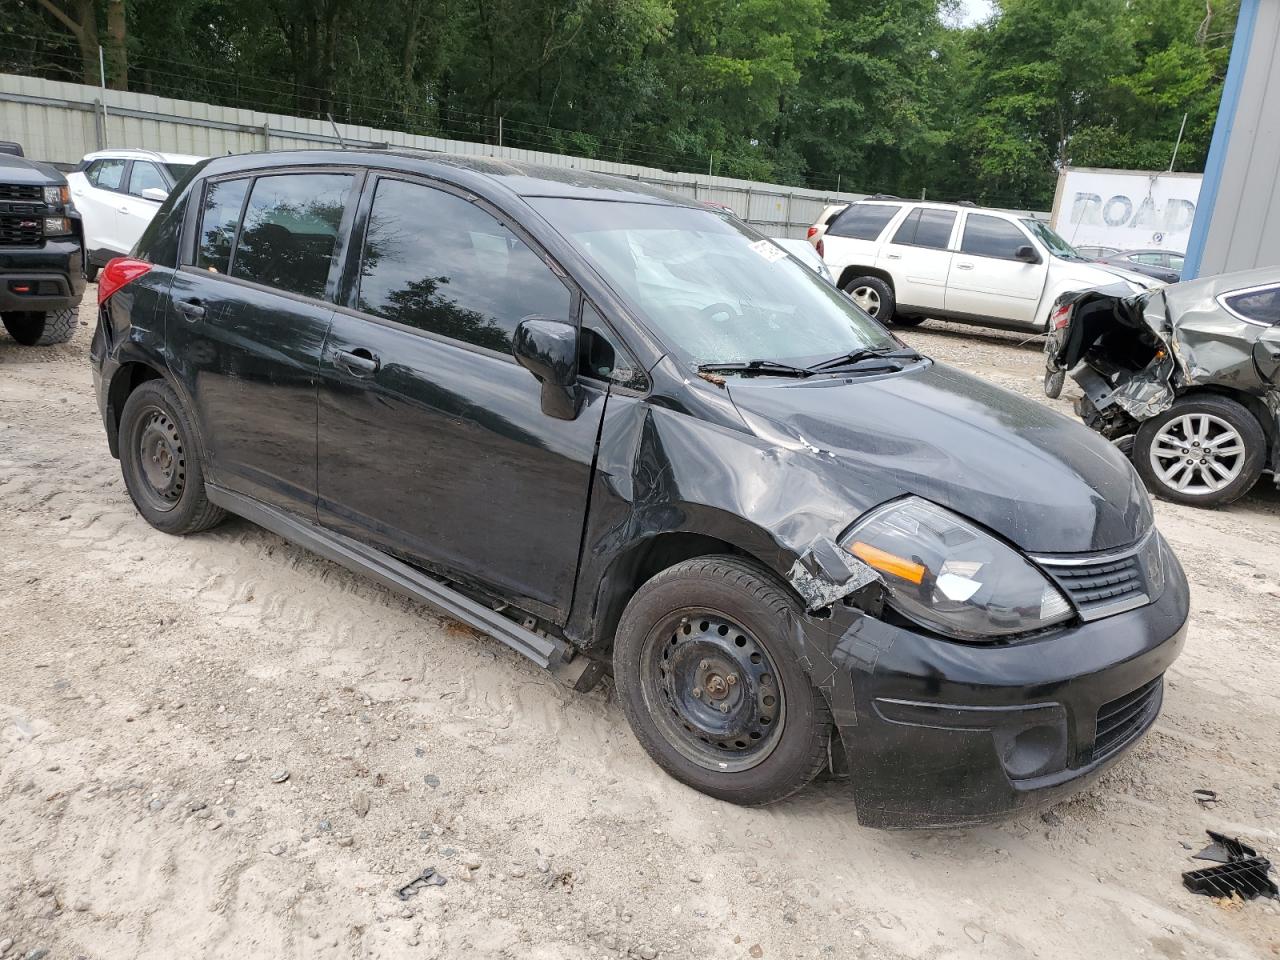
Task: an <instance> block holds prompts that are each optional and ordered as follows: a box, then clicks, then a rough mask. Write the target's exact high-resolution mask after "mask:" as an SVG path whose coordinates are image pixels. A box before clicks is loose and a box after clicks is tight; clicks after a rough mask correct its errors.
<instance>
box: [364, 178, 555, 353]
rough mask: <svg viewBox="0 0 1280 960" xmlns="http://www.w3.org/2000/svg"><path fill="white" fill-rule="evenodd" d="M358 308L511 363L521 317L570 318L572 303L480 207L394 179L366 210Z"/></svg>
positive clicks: (539, 262) (532, 255) (382, 184)
mask: <svg viewBox="0 0 1280 960" xmlns="http://www.w3.org/2000/svg"><path fill="white" fill-rule="evenodd" d="M358 303H359V307H360V309H361V310H362V311H364V312H366V313H370V314H373V315H374V316H377V317H383V318H385V319H387V320H394V321H395V322H397V323H403V324H405V325H407V326H410V327H417V328H418V329H420V330H425V331H428V332H430V333H435V334H438V335H440V336H443V337H449V338H450V339H453V340H460V341H462V342H464V343H468V344H472V345H474V346H478V347H486V348H488V349H490V350H496V351H499V352H501V353H506V354H508V355H509V354H510V353H511V336H512V334H513V333H514V332H515V329H516V325H517V324H518V323H519V322H520V321H521V320H522V319H524V318H525V317H529V316H541V317H548V318H550V319H552V320H569V319H570V318H571V307H572V296H571V294H570V292H569V289H568V287H566V286H565V285H564V284H563V283H562V282H560V280H559V279H558V278H557V277H556V275H555V274H554V273H553V272H552V271H551V268H550V267H549V266H547V264H546V263H545V262H544V261H543V259H542V258H541V257H540V256H539V255H538V254H537V253H536V252H535V251H534V250H533V249H532V248H530V247H529V246H528V245H526V244H525V243H524V241H522V240H521V239H520V238H519V237H517V236H516V235H515V234H514V233H512V232H511V231H510V230H508V229H507V228H506V227H505V226H503V225H502V224H501V223H499V222H498V220H496V219H495V218H494V217H492V216H491V215H490V214H488V213H487V212H485V211H484V210H482V209H481V208H480V207H478V206H476V205H475V204H473V203H470V202H468V201H467V200H464V199H463V198H462V197H459V196H456V195H455V194H452V193H448V192H446V191H444V190H437V189H436V188H434V187H428V186H425V185H424V184H420V183H409V182H406V181H403V180H393V179H390V178H387V179H382V180H380V181H378V185H377V188H376V190H375V193H374V197H373V205H372V207H371V208H370V211H369V226H368V230H367V233H366V236H365V242H364V250H363V251H362V255H361V260H360V288H359V298H358Z"/></svg>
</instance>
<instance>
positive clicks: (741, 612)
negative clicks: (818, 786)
mask: <svg viewBox="0 0 1280 960" xmlns="http://www.w3.org/2000/svg"><path fill="white" fill-rule="evenodd" d="M798 614H799V608H798V607H797V606H796V605H795V603H794V602H793V601H792V599H791V598H790V597H789V596H788V595H787V593H786V591H785V589H784V588H783V587H782V586H781V585H780V584H778V583H777V582H775V581H774V579H773V578H772V577H771V576H770V575H769V574H768V572H767V571H765V570H764V569H762V568H760V567H758V566H757V565H756V564H754V563H751V562H749V561H746V560H743V559H741V558H738V557H731V556H711V557H698V558H696V559H693V560H686V561H685V562H684V563H680V564H677V565H676V566H674V567H671V568H670V569H668V570H664V571H663V572H661V573H659V574H658V575H657V576H655V577H654V578H653V579H651V580H649V581H648V582H647V583H645V584H644V585H643V586H642V587H641V588H640V589H639V590H637V591H636V594H635V596H634V597H632V599H631V602H630V603H628V604H627V608H626V610H625V611H623V614H622V619H621V621H620V622H619V624H618V632H617V639H616V641H615V644H614V652H613V670H614V680H615V682H616V684H617V688H618V698H619V700H620V701H621V703H622V708H623V710H624V712H625V713H626V715H627V721H628V722H629V723H630V725H631V729H632V731H633V732H634V733H635V735H636V739H637V740H639V741H640V745H641V746H642V747H644V749H645V751H646V752H647V753H648V754H649V756H650V757H651V758H652V759H653V761H654V762H655V763H657V764H658V766H660V767H662V769H663V770H665V771H666V772H667V773H669V774H670V775H671V776H673V777H675V778H676V779H677V780H679V781H680V782H682V783H685V784H687V785H688V786H691V787H693V788H694V789H695V790H698V791H700V792H702V793H705V794H708V795H710V796H713V797H716V798H718V799H721V800H727V801H729V802H730V803H737V804H743V805H747V806H759V805H763V804H767V803H774V802H776V801H779V800H782V799H785V798H786V797H789V796H791V795H792V794H793V793H795V792H796V791H798V790H800V789H802V788H803V787H804V786H805V785H806V784H808V783H809V781H811V780H812V779H813V778H814V777H815V776H816V775H817V774H818V772H819V771H820V770H821V769H822V767H823V765H824V764H825V763H826V761H827V749H828V745H829V743H830V741H831V730H832V723H831V712H830V709H829V708H828V706H827V703H826V701H825V700H824V699H823V697H822V694H821V693H820V692H819V691H818V690H817V689H815V688H814V686H813V683H812V682H811V681H810V679H809V677H808V675H807V674H806V673H805V671H804V670H803V669H802V668H801V666H800V664H799V662H798V661H797V659H796V656H795V652H794V651H793V650H792V649H791V647H790V643H789V640H788V639H787V624H788V623H790V622H791V617H792V616H794V615H798ZM731 677H732V679H731Z"/></svg>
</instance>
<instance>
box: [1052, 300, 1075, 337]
mask: <svg viewBox="0 0 1280 960" xmlns="http://www.w3.org/2000/svg"><path fill="white" fill-rule="evenodd" d="M1070 322H1071V304H1069V303H1064V304H1063V305H1062V306H1060V307H1058V308H1057V309H1056V310H1054V311H1053V316H1052V317H1050V318H1049V325H1050V326H1051V327H1053V329H1055V330H1061V329H1062V328H1063V327H1065V326H1066V325H1067V324H1068V323H1070Z"/></svg>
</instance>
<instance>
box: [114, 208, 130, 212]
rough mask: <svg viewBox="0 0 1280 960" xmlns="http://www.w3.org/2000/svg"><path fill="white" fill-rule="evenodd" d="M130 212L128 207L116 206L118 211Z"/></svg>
mask: <svg viewBox="0 0 1280 960" xmlns="http://www.w3.org/2000/svg"><path fill="white" fill-rule="evenodd" d="M128 212H129V208H128V207H116V213H128Z"/></svg>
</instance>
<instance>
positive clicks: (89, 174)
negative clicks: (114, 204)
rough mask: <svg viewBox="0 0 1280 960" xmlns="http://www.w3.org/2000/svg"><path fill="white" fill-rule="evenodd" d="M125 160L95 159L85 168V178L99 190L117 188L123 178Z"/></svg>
mask: <svg viewBox="0 0 1280 960" xmlns="http://www.w3.org/2000/svg"><path fill="white" fill-rule="evenodd" d="M126 162H127V161H125V160H95V161H93V163H91V164H89V166H88V168H86V170H85V172H84V175H85V179H86V180H88V181H89V182H90V183H92V184H93V185H94V186H95V187H97V188H98V189H99V190H119V189H120V184H121V182H122V181H123V180H124V166H125V163H126Z"/></svg>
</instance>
